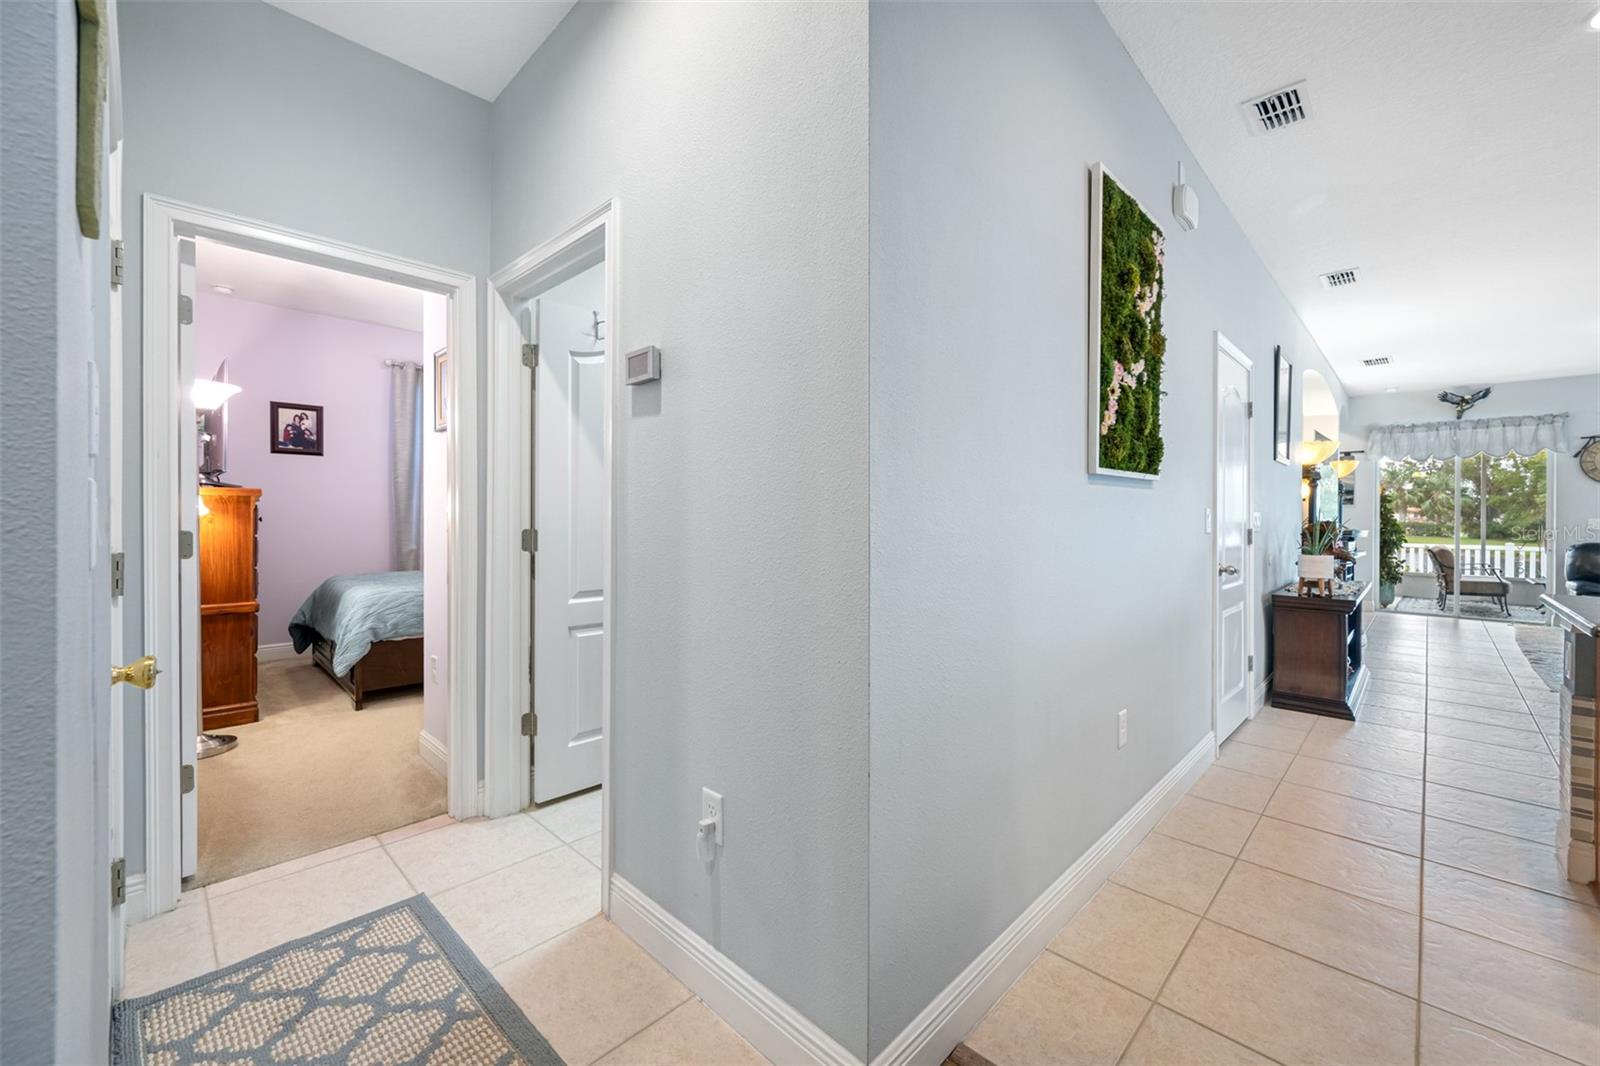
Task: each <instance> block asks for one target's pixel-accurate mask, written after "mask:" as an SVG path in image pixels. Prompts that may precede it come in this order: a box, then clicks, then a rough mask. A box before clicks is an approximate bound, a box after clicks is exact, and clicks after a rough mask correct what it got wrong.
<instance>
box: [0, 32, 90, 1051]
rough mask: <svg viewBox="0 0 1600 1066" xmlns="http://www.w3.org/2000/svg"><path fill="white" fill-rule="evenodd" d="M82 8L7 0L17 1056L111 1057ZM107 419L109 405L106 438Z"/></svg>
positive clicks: (1, 120) (0, 218)
mask: <svg viewBox="0 0 1600 1066" xmlns="http://www.w3.org/2000/svg"><path fill="white" fill-rule="evenodd" d="M77 40H78V26H77V17H76V13H75V9H74V8H73V6H72V5H71V4H68V3H62V2H52V0H16V2H11V3H5V4H0V141H3V143H4V151H3V153H0V233H3V238H0V318H3V321H4V330H3V334H0V336H3V344H0V455H4V456H5V462H4V464H0V516H3V519H0V699H3V701H4V705H3V714H4V719H5V727H4V729H3V730H0V743H3V747H0V812H3V815H0V944H3V948H0V1061H3V1062H7V1063H12V1062H17V1063H24V1062H41V1063H42V1062H73V1063H89V1062H98V1061H104V1059H105V1056H106V1042H105V1033H106V1032H107V1030H108V1026H109V1010H110V980H109V972H108V965H107V946H108V929H107V923H108V917H109V914H110V899H109V891H110V887H109V878H108V871H107V868H106V860H107V857H108V855H109V843H108V832H109V807H108V793H107V787H106V780H107V766H106V756H107V748H108V741H109V732H110V702H109V699H108V693H107V687H106V684H105V678H106V670H107V667H108V664H109V659H108V649H107V648H106V647H105V643H104V638H103V636H101V634H104V633H105V632H106V631H107V622H108V614H107V610H108V606H107V605H108V602H109V583H108V578H107V576H106V565H107V564H106V556H105V551H106V548H105V545H106V536H107V526H106V521H105V515H106V511H107V494H106V485H107V482H106V480H105V477H104V474H105V463H104V459H103V456H104V451H105V449H104V447H103V446H102V447H101V449H100V454H101V459H100V461H99V463H98V464H96V463H94V462H92V461H91V443H92V441H93V439H94V435H93V433H92V424H91V406H90V403H89V397H90V396H91V385H90V379H91V377H92V376H94V375H95V374H98V375H99V376H100V378H101V380H102V381H104V374H105V371H106V348H105V344H104V333H105V329H104V327H105V323H106V308H107V297H106V295H105V293H106V286H107V283H108V280H109V275H108V271H107V263H108V260H107V257H106V254H105V247H106V245H105V242H104V241H100V242H91V241H88V240H85V239H83V238H82V237H81V236H80V235H79V232H78V223H77V216H76V212H75V210H74V204H75V201H74V197H73V182H74V164H75V161H76V145H75V129H76V97H77V88H76V72H77ZM105 428H106V417H105V413H104V409H103V408H102V410H101V412H100V413H99V430H100V434H101V435H100V438H99V439H100V441H101V442H102V445H103V442H104V431H105Z"/></svg>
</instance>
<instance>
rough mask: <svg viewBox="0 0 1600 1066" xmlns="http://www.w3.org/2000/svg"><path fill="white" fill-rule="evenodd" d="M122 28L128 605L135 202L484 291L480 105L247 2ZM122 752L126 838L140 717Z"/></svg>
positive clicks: (137, 608)
mask: <svg viewBox="0 0 1600 1066" xmlns="http://www.w3.org/2000/svg"><path fill="white" fill-rule="evenodd" d="M121 15H122V22H121V32H122V70H123V87H124V94H125V98H126V110H125V121H126V135H127V164H126V170H125V180H124V192H125V198H124V202H125V208H126V212H127V214H126V216H125V217H126V219H127V225H126V236H127V243H128V264H129V266H128V286H127V289H126V293H127V296H126V297H125V299H124V304H123V306H124V309H125V312H124V323H125V341H124V343H125V345H126V347H125V349H124V350H125V352H126V353H127V354H126V371H125V378H124V380H125V384H126V387H127V390H128V391H127V397H126V399H127V410H128V418H127V420H126V422H125V427H126V450H125V452H124V454H125V455H127V456H128V457H129V462H130V464H131V466H130V468H129V470H128V471H127V478H128V481H127V498H128V500H129V501H130V506H129V507H128V509H127V511H126V515H127V522H128V529H127V531H126V539H125V541H124V543H125V545H126V548H127V553H128V566H129V573H128V584H129V587H130V588H131V589H138V588H140V587H141V581H142V568H141V554H140V553H141V551H142V550H143V549H142V544H143V541H142V537H141V529H142V526H141V522H142V520H143V516H142V515H141V514H140V511H139V508H138V506H137V501H138V500H139V499H140V471H139V467H138V456H139V454H140V442H141V434H142V433H143V426H142V425H141V423H140V419H139V414H138V412H139V405H140V389H141V378H140V366H141V362H140V340H141V333H140V331H141V329H142V322H141V314H140V285H139V277H140V273H139V271H140V264H141V254H142V249H141V247H140V234H141V225H142V222H141V219H142V218H143V214H142V210H141V197H143V196H144V195H145V194H146V193H153V194H156V195H160V196H168V197H173V198H176V199H179V200H183V201H186V202H189V203H193V204H197V205H200V206H202V207H210V208H216V209H218V210H222V211H228V212H232V213H235V214H238V215H242V216H244V217H246V218H253V219H260V220H263V221H266V222H271V223H275V224H277V225H281V226H287V227H289V228H292V229H298V230H302V231H305V232H308V233H314V234H316V235H318V236H321V237H329V238H332V239H334V240H341V241H346V242H349V243H351V244H356V245H361V246H364V247H368V248H374V249H377V250H379V251H383V252H387V253H390V254H392V255H400V256H406V257H409V258H412V259H417V260H421V261H423V262H425V263H429V264H432V265H434V266H441V267H447V268H451V269H455V270H460V271H465V272H467V273H471V274H475V275H477V276H479V277H483V276H484V275H486V274H487V273H488V263H489V141H488V133H489V105H488V104H487V103H485V102H484V101H482V100H480V99H478V98H477V97H474V96H470V95H468V94H467V93H464V92H461V91H460V90H458V89H453V88H451V87H449V86H447V85H445V84H444V83H443V82H440V81H436V80H434V79H433V78H430V77H428V76H426V75H424V74H419V73H418V72H416V71H415V70H412V69H410V68H409V67H405V66H402V65H401V64H399V63H396V62H394V61H393V60H390V59H385V58H384V57H382V56H380V55H378V54H376V53H374V52H370V51H368V50H367V49H365V48H361V47H359V46H357V45H354V44H351V43H350V42H349V41H345V40H343V39H341V38H339V37H335V36H334V35H333V34H330V33H328V32H326V31H324V30H321V29H318V28H317V27H315V26H312V25H311V24H310V23H308V22H305V21H303V20H301V19H297V18H295V17H294V16H292V15H288V14H285V13H284V12H282V11H279V10H277V9H276V8H273V7H270V6H268V5H267V4H263V3H260V2H258V0H243V2H237V3H184V2H166V0H139V2H137V3H130V4H126V5H125V6H124V7H123V8H122V9H121ZM480 319H481V315H480ZM480 327H481V322H480ZM480 335H481V328H480ZM270 398H271V397H255V398H254V399H253V400H251V402H255V403H266V402H267V400H268V399H270ZM128 599H129V602H128V604H127V618H128V628H127V643H126V647H125V648H124V653H125V654H126V655H127V656H130V657H131V656H136V655H139V654H142V650H143V643H144V637H143V633H142V629H141V625H140V619H141V617H142V615H141V612H142V610H143V604H142V603H141V602H140V597H139V596H138V594H137V593H135V594H133V595H130V596H129V598H128ZM126 745H127V746H126V749H125V750H126V753H127V764H128V776H127V781H126V784H127V789H126V793H127V804H128V807H127V822H128V825H129V826H134V827H136V826H139V825H141V824H142V819H143V816H144V815H143V811H144V732H143V718H142V713H141V712H140V711H139V709H138V707H137V705H136V704H135V705H133V707H132V711H131V713H129V714H128V715H127V738H126ZM127 848H128V859H129V866H130V868H131V869H132V870H136V871H137V870H142V869H144V853H143V848H144V840H143V837H142V835H141V834H140V833H139V832H137V831H135V832H131V833H130V834H129V836H128V840H127Z"/></svg>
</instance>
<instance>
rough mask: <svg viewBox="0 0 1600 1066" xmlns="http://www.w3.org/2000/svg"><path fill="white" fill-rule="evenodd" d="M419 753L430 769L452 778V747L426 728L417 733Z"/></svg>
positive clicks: (444, 776) (445, 777)
mask: <svg viewBox="0 0 1600 1066" xmlns="http://www.w3.org/2000/svg"><path fill="white" fill-rule="evenodd" d="M417 754H418V755H420V756H422V761H423V762H425V763H427V764H428V769H430V770H432V771H433V772H434V773H436V774H438V775H439V776H440V777H442V778H444V779H445V780H446V781H448V780H450V749H449V748H446V747H445V746H444V744H443V743H442V742H440V740H439V738H437V737H435V736H434V735H433V734H432V733H429V732H428V731H427V730H426V729H424V730H423V731H422V732H420V733H418V734H417ZM480 809H481V808H480Z"/></svg>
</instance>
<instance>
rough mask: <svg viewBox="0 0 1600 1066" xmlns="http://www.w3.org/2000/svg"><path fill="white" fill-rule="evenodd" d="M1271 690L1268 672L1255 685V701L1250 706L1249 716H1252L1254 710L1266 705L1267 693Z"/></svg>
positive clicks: (1253, 715)
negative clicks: (1259, 682)
mask: <svg viewBox="0 0 1600 1066" xmlns="http://www.w3.org/2000/svg"><path fill="white" fill-rule="evenodd" d="M1270 691H1272V675H1271V674H1268V675H1267V676H1266V677H1263V678H1262V679H1261V684H1259V685H1257V686H1256V701H1255V703H1254V705H1252V707H1251V708H1250V717H1252V718H1254V717H1255V715H1256V712H1257V711H1259V710H1261V708H1263V707H1265V706H1266V705H1267V693H1268V692H1270Z"/></svg>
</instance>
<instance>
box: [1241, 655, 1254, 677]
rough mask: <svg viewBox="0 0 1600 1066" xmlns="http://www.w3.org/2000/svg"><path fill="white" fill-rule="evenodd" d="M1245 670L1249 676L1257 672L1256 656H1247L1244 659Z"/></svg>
mask: <svg viewBox="0 0 1600 1066" xmlns="http://www.w3.org/2000/svg"><path fill="white" fill-rule="evenodd" d="M1244 670H1245V673H1247V674H1253V673H1255V672H1256V657H1255V656H1254V655H1246V656H1245V657H1244Z"/></svg>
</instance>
